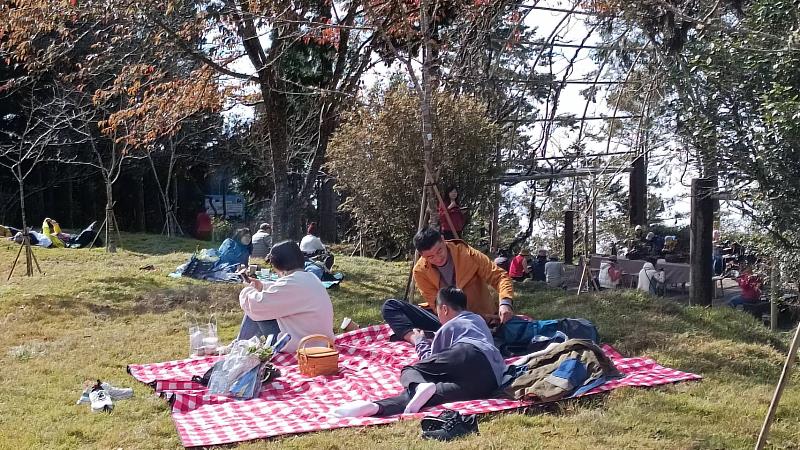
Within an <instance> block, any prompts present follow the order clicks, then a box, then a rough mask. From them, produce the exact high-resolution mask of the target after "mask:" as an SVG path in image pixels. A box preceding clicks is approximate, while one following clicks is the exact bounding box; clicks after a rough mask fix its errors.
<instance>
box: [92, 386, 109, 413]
mask: <svg viewBox="0 0 800 450" xmlns="http://www.w3.org/2000/svg"><path fill="white" fill-rule="evenodd" d="M89 400H90V401H91V402H92V412H101V411H102V412H111V410H113V409H114V402H112V401H111V396H110V395H108V392H106V391H105V389H98V390H96V391H92V392H90V393H89Z"/></svg>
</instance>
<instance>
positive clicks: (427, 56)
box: [420, 0, 446, 226]
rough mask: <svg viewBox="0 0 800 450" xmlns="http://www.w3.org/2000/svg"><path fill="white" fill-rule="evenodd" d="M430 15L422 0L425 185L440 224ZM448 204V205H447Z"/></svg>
mask: <svg viewBox="0 0 800 450" xmlns="http://www.w3.org/2000/svg"><path fill="white" fill-rule="evenodd" d="M429 20H430V19H429V17H428V2H427V1H426V0H422V2H421V6H420V25H421V31H422V39H423V47H422V52H423V53H422V86H420V88H421V89H422V98H421V99H420V114H421V118H422V151H423V155H424V163H423V164H425V172H426V173H425V185H426V188H427V189H428V190H429V192H428V211H429V213H430V220H429V222H430V224H431V225H433V226H437V225H439V214H437V211H438V206H439V205H438V204H437V198H436V195H435V194H434V192H433V187H432V184H434V183H436V182H437V180H435V179H434V178H433V177H435V175H436V172H435V170H434V167H433V111H432V105H431V96H432V94H433V92H432V90H433V72H434V68H433V61H432V60H431V57H432V55H431V43H430V41H431V39H430V23H429ZM445 206H446V205H445Z"/></svg>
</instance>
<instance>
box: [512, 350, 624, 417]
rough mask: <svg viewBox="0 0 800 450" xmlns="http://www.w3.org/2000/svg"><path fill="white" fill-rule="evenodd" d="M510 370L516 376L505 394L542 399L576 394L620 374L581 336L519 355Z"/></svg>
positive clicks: (545, 400) (600, 352)
mask: <svg viewBox="0 0 800 450" xmlns="http://www.w3.org/2000/svg"><path fill="white" fill-rule="evenodd" d="M510 371H511V372H514V371H516V373H515V374H514V375H516V379H515V380H514V381H513V382H512V383H511V385H510V386H509V387H508V388H506V392H507V393H508V394H509V395H511V396H513V397H514V398H515V399H518V400H523V399H524V400H535V401H544V402H548V401H553V400H558V399H561V398H564V397H570V396H574V395H580V394H582V393H584V392H587V391H589V390H590V389H594V388H595V387H597V386H599V385H601V384H603V383H604V382H605V381H607V380H609V379H612V378H618V377H621V376H622V374H620V372H619V371H618V370H617V368H616V367H615V366H614V363H613V362H612V361H611V359H609V357H608V356H606V354H605V353H603V350H601V349H600V347H598V346H597V345H595V344H594V343H592V342H591V341H588V340H584V339H570V340H568V341H566V342H563V343H560V344H559V343H554V344H551V345H550V346H549V347H548V348H547V349H545V350H541V351H539V352H536V353H532V354H530V355H528V356H526V357H523V358H521V359H520V360H518V361H517V362H516V363H515V364H514V365H513V366H512V368H511V369H510Z"/></svg>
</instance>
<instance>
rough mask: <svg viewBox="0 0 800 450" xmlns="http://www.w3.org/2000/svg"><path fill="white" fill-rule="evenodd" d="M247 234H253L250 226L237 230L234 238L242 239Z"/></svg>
mask: <svg viewBox="0 0 800 450" xmlns="http://www.w3.org/2000/svg"><path fill="white" fill-rule="evenodd" d="M245 234H249V235H250V236H252V235H253V233H251V232H250V228H239V229H238V230H236V233H234V234H233V240H234V241H240V240H241V239H242V236H244V235H245Z"/></svg>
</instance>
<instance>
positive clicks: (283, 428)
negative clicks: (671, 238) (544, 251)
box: [128, 325, 701, 447]
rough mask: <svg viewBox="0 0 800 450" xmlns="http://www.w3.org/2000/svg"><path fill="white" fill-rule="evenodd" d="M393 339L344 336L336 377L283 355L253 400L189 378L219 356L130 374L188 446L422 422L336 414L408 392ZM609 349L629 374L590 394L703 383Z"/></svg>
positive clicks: (459, 406)
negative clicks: (165, 407) (357, 403)
mask: <svg viewBox="0 0 800 450" xmlns="http://www.w3.org/2000/svg"><path fill="white" fill-rule="evenodd" d="M390 334H391V330H390V329H389V327H388V326H387V325H378V326H372V327H368V328H363V329H360V330H355V331H351V332H349V333H345V334H342V335H340V336H338V337H337V338H336V347H337V349H338V350H339V353H340V356H339V368H340V371H339V374H338V375H336V376H319V377H314V378H308V377H305V376H303V375H301V374H300V373H299V372H298V369H297V360H296V359H295V357H294V355H289V354H279V355H277V356H276V357H275V359H274V360H273V362H274V363H275V365H276V366H278V367H279V368H280V370H281V372H282V375H281V377H280V378H278V379H277V380H276V381H275V382H273V383H270V384H269V385H267V386H264V388H263V389H262V391H261V396H260V397H259V398H257V399H252V400H232V399H230V398H227V397H225V396H218V395H211V394H208V391H207V390H206V388H205V387H203V386H202V385H200V384H197V383H193V382H192V381H190V380H191V378H192V376H193V375H199V376H202V375H203V374H204V373H205V372H206V370H208V368H210V367H211V366H212V365H213V364H214V362H215V361H216V360H217V357H208V358H201V359H188V360H181V361H169V362H163V363H156V364H141V365H140V364H133V365H130V366H128V371H129V372H130V374H131V375H133V376H134V377H135V378H136V379H137V380H139V381H141V382H144V383H148V384H151V386H153V387H154V388H155V390H156V392H157V393H158V394H160V395H162V396H164V397H165V398H167V399H168V400H169V401H170V402H171V403H172V418H173V420H174V421H175V427H176V428H177V430H178V434H179V435H180V438H181V442H182V443H183V445H184V446H186V447H195V446H207V445H216V444H225V443H231V442H240V441H247V440H251V439H259V438H267V437H272V436H279V435H282V434H290V433H304V432H308V431H316V430H330V429H334V428H343V427H354V426H364V425H376V424H384V423H390V422H395V421H398V420H402V419H408V418H417V417H421V416H422V415H423V413H420V414H415V415H410V414H409V415H402V416H393V417H382V418H376V417H367V418H336V417H333V416H332V415H331V411H332V410H333V409H334V408H335V407H337V406H339V405H341V404H343V403H345V402H349V401H352V400H380V399H383V398H387V397H391V396H394V395H397V394H399V393H400V392H401V391H402V389H403V387H402V386H401V385H400V381H399V376H400V369H401V368H402V367H403V366H406V365H409V364H412V363H414V362H415V361H416V360H417V357H416V354H415V352H414V349H413V347H412V346H411V345H409V344H407V343H405V342H390V341H389V335H390ZM603 350H604V351H605V352H606V354H607V355H608V356H609V357H610V358H611V359H612V360H613V361H614V363H615V364H616V366H617V369H619V371H620V372H622V373H623V374H624V375H625V377H624V378H621V379H616V380H611V381H609V382H607V383H605V384H603V385H602V386H599V387H597V388H595V389H593V390H591V391H589V392H588V393H586V394H585V395H591V394H596V393H598V392H603V391H608V390H611V389H615V388H617V387H620V386H656V385H660V384H667V383H674V382H678V381H686V380H699V379H700V378H701V377H700V376H699V375H695V374H692V373H686V372H680V371H677V370H673V369H669V368H666V367H662V366H659V365H658V364H657V363H656V362H655V361H653V360H652V359H647V358H623V357H622V356H621V355H620V354H619V353H617V351H616V350H614V349H613V348H612V347H610V346H607V345H606V346H603ZM526 405H528V403H525V402H519V401H515V400H500V399H489V400H473V401H466V402H455V403H448V404H444V405H441V406H438V407H435V408H431V409H428V410H426V411H425V412H424V414H438V413H439V412H440V411H441V410H442V409H444V408H449V409H454V410H457V411H460V412H461V413H462V414H476V413H487V412H494V411H502V410H507V409H515V408H519V407H521V406H526Z"/></svg>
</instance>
